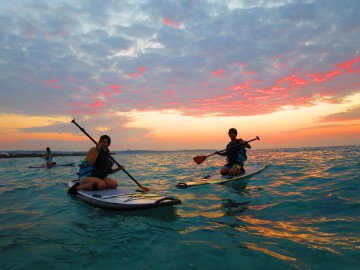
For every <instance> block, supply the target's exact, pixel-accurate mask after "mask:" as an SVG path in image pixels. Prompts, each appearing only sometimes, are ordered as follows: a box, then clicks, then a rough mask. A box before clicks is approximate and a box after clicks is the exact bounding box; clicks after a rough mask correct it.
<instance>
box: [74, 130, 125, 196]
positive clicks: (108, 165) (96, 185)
mask: <svg viewBox="0 0 360 270" xmlns="http://www.w3.org/2000/svg"><path fill="white" fill-rule="evenodd" d="M110 143H111V139H110V137H109V136H108V135H102V136H101V137H100V140H99V143H98V144H97V145H96V147H92V148H90V150H89V151H88V153H87V154H86V157H85V160H86V161H87V163H88V165H89V166H93V168H92V171H91V174H90V175H89V176H86V177H85V178H83V179H81V180H80V182H77V183H76V184H75V185H73V186H72V187H71V188H69V190H68V193H72V194H75V193H76V192H77V191H79V190H100V189H115V188H117V187H118V182H117V181H116V180H113V179H111V178H109V177H108V175H109V174H112V173H116V172H118V171H120V170H123V169H124V167H123V166H122V165H120V166H119V167H117V168H116V169H113V168H112V166H113V164H114V163H113V162H112V160H111V159H110V158H109V155H108V153H109V145H110Z"/></svg>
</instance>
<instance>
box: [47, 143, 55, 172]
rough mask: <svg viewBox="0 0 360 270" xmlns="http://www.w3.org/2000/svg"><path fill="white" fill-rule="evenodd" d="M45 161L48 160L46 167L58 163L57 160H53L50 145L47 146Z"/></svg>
mask: <svg viewBox="0 0 360 270" xmlns="http://www.w3.org/2000/svg"><path fill="white" fill-rule="evenodd" d="M45 161H46V168H51V167H52V166H54V165H56V162H52V154H51V151H50V147H46V152H45Z"/></svg>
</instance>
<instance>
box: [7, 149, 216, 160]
mask: <svg viewBox="0 0 360 270" xmlns="http://www.w3.org/2000/svg"><path fill="white" fill-rule="evenodd" d="M211 151H215V150H209V149H198V150H174V151H161V150H121V151H114V152H112V153H111V155H117V154H146V153H166V152H211ZM39 152H41V151H7V152H5V151H2V152H0V158H30V157H44V153H39ZM86 153H87V152H66V151H64V152H61V151H59V152H57V151H54V152H52V156H53V157H62V156H65V157H66V156H85V155H86Z"/></svg>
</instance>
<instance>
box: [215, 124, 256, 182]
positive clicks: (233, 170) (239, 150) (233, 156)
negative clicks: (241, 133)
mask: <svg viewBox="0 0 360 270" xmlns="http://www.w3.org/2000/svg"><path fill="white" fill-rule="evenodd" d="M228 135H229V137H230V139H231V141H230V142H229V143H228V145H227V146H226V151H225V152H221V151H218V152H216V154H217V155H220V156H226V158H227V163H226V164H225V165H224V166H223V167H222V168H221V170H220V174H221V175H232V176H235V175H239V174H242V173H245V169H244V161H246V160H247V156H246V148H247V149H251V145H250V144H249V143H247V142H245V141H244V140H243V139H237V138H236V137H237V130H236V129H235V128H230V129H229V132H228Z"/></svg>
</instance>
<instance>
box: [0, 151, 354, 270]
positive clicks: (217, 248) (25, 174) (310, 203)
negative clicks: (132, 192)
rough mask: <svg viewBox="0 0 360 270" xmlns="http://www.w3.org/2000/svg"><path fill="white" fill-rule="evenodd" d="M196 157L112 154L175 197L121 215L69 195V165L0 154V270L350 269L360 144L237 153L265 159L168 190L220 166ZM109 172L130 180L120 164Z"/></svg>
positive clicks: (156, 189)
mask: <svg viewBox="0 0 360 270" xmlns="http://www.w3.org/2000/svg"><path fill="white" fill-rule="evenodd" d="M205 154H209V153H208V152H165V153H147V154H125V155H120V154H118V155H115V156H114V158H115V159H116V160H117V161H118V162H119V163H121V164H124V165H125V167H126V169H127V171H128V172H129V173H130V174H131V175H132V176H134V177H135V178H136V179H137V180H138V181H139V182H140V183H141V184H142V185H144V186H145V187H148V188H150V189H151V190H152V191H154V192H156V193H160V194H163V195H166V196H174V197H178V198H180V199H181V200H182V204H180V205H177V206H175V207H165V208H162V209H161V208H159V209H152V210H143V211H135V212H125V213H124V212H112V211H107V210H102V209H97V208H94V207H92V206H90V205H88V204H86V203H84V202H82V201H80V200H78V199H76V198H74V197H72V196H69V195H68V194H67V193H66V189H65V185H66V183H67V182H68V181H70V180H73V179H75V178H76V176H75V173H76V170H77V168H76V167H60V168H52V169H30V168H28V166H29V165H37V164H41V163H42V160H41V159H39V158H16V159H15V158H14V159H0V177H1V181H0V193H1V196H0V203H1V210H0V211H1V212H0V213H1V214H0V221H1V222H0V229H1V230H0V236H1V242H0V248H1V250H0V262H1V268H2V269H52V270H55V269H217V270H219V269H358V265H359V263H360V256H359V255H360V240H359V235H360V222H359V221H360V199H359V198H360V196H359V194H360V192H359V186H360V185H359V180H360V176H359V175H360V146H353V147H329V148H309V149H282V150H253V151H248V154H249V155H248V157H249V161H248V164H255V163H257V164H268V165H269V168H267V169H266V170H265V171H263V172H262V173H260V174H257V175H254V176H253V177H251V178H249V179H246V180H241V181H239V182H232V183H228V184H225V185H207V186H199V187H192V188H189V189H184V190H183V189H177V188H176V187H175V185H176V183H177V182H183V181H186V180H190V179H192V178H194V176H202V175H207V174H213V173H216V172H217V171H218V169H219V167H220V166H221V165H222V164H223V163H224V160H223V158H221V157H217V156H212V157H209V158H208V159H207V160H206V161H205V162H204V163H202V164H201V165H196V164H195V163H194V162H193V160H192V158H193V157H194V156H196V155H205ZM80 158H81V157H57V158H56V160H55V161H56V162H57V163H58V164H60V163H67V162H76V163H78V162H79V160H80ZM54 159H55V158H54ZM115 177H116V179H117V180H118V181H119V183H120V185H122V186H128V187H134V188H137V186H136V185H135V184H134V182H133V181H132V180H131V179H130V178H128V177H127V176H126V175H125V174H124V173H122V172H118V173H117V174H116V175H114V178H115Z"/></svg>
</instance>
